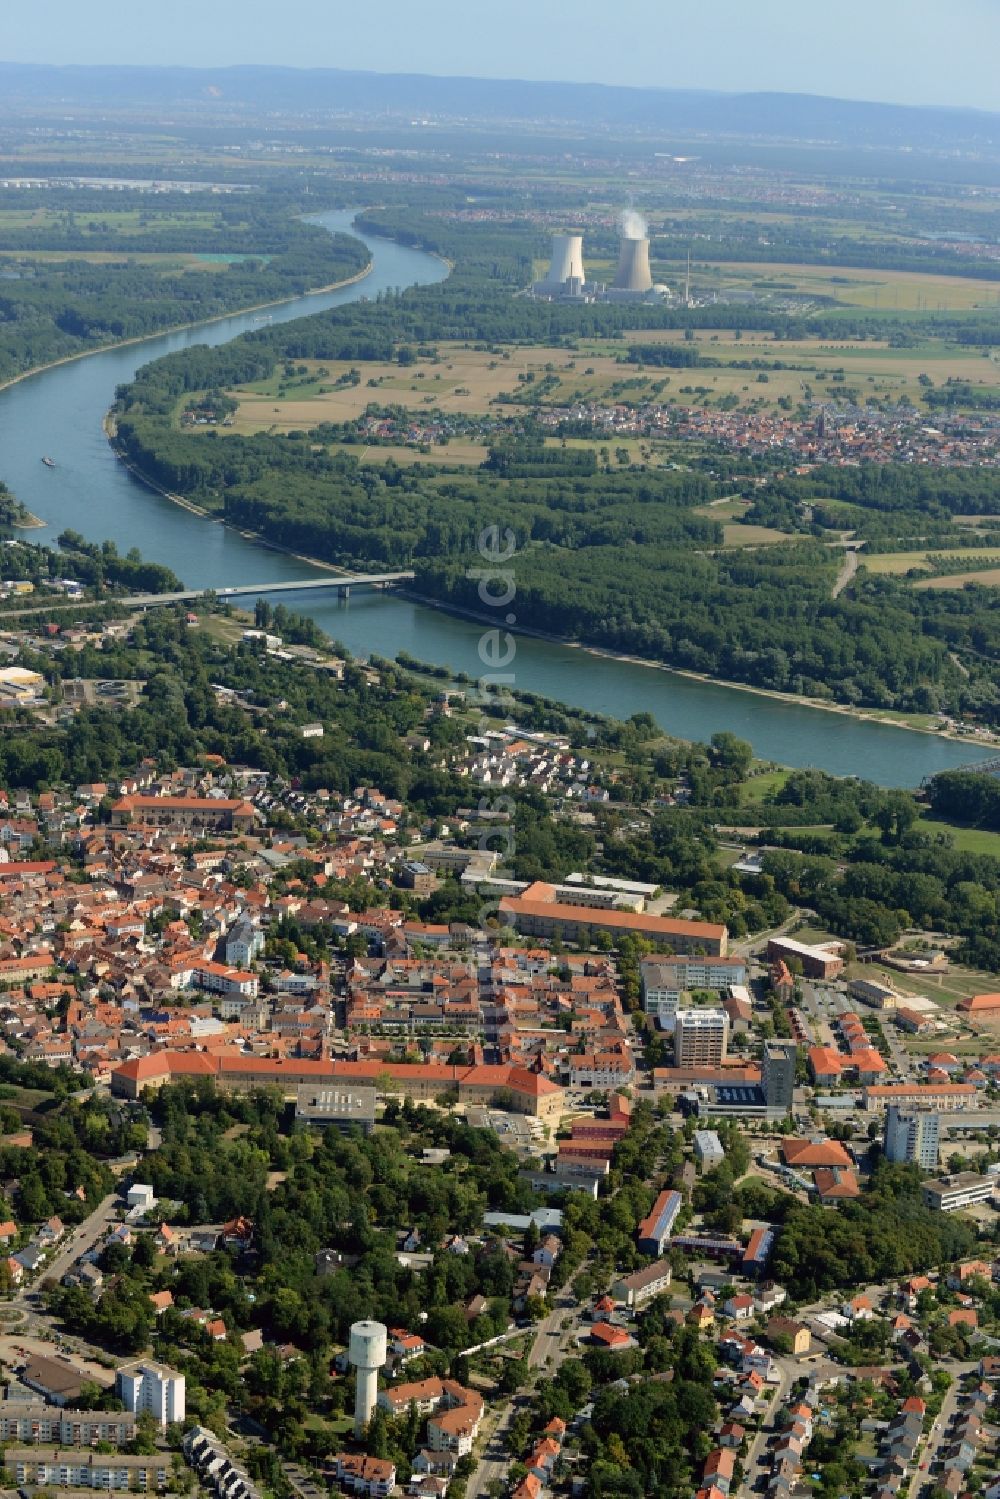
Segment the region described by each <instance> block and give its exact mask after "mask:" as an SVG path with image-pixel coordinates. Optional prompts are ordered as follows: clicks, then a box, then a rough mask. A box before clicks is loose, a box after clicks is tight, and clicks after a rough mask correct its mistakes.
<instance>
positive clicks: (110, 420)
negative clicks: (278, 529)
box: [41, 407, 350, 577]
mask: <svg viewBox="0 0 1000 1499" xmlns="http://www.w3.org/2000/svg"><path fill="white" fill-rule="evenodd" d="M101 427H102V429H103V431H104V435H105V437H106V438H107V439H108V444H109V446H110V448H111V451H112V452H113V453H114V455H115V457H116V458H117V459H118V462H119V463H120V464H121V466H122V468H124V469H127V470H128V472H129V473H130V474H131V475H132V477H133V479H134V480H135V481H136V483H137V484H141V485H142V486H143V487H144V488H145V489H151V490H152V491H153V493H154V494H158V495H159V496H160V498H161V499H164V500H169V501H170V503H171V504H172V505H179V506H180V507H181V509H182V510H187V511H188V512H189V513H190V514H191V515H197V516H199V517H200V519H201V520H207V521H213V522H214V523H215V524H216V525H217V526H222V527H223V528H224V529H225V530H227V531H232V532H233V534H234V535H236V536H242V537H243V539H244V541H252V542H253V543H254V544H255V545H256V546H260V547H266V549H267V550H268V551H269V552H280V553H281V555H282V556H283V557H294V559H295V561H296V562H302V563H304V564H305V565H306V566H307V567H315V568H318V569H319V571H320V572H324V573H332V574H333V576H334V577H336V576H337V575H338V574H343V573H349V572H350V568H346V567H337V566H336V564H335V563H333V562H322V561H321V560H320V559H319V558H318V557H307V556H305V554H304V553H302V552H295V551H293V550H292V548H291V547H283V546H282V545H281V544H280V543H279V542H277V541H268V539H267V537H266V536H259V535H258V534H257V532H256V531H246V530H244V529H243V527H242V526H232V525H230V524H229V522H228V521H227V520H224V519H223V517H222V516H221V515H213V513H212V511H211V510H206V509H205V508H204V506H203V505H196V504H195V502H194V500H190V499H188V497H187V495H183V494H175V493H174V492H173V490H170V489H164V487H163V485H162V484H158V483H157V481H156V480H155V479H153V478H152V477H151V476H150V475H149V474H147V473H145V472H144V471H143V470H142V469H141V468H139V467H138V465H137V464H135V463H132V462H131V461H130V460H129V459H128V458H126V457H125V455H124V453H123V452H122V451H121V449H120V448H118V447H116V445H115V436H116V435H117V427H116V425H115V417H114V408H113V407H112V408H111V409H110V410H109V411H106V412H105V414H104V420H103V421H102V423H101ZM41 524H42V525H44V524H45V522H44V521H42V522H41Z"/></svg>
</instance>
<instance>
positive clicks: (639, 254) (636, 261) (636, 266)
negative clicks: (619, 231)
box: [612, 235, 653, 293]
mask: <svg viewBox="0 0 1000 1499" xmlns="http://www.w3.org/2000/svg"><path fill="white" fill-rule="evenodd" d="M612 289H613V290H614V291H629V292H640V293H645V292H648V291H652V290H653V277H652V273H651V272H650V269H649V238H648V236H646V235H644V236H643V237H642V239H630V238H627V237H626V236H624V235H623V236H622V239H621V245H620V248H619V251H618V269H617V271H616V272H615V279H614V284H613V288H612Z"/></svg>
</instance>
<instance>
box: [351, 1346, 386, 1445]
mask: <svg viewBox="0 0 1000 1499" xmlns="http://www.w3.org/2000/svg"><path fill="white" fill-rule="evenodd" d="M387 1347H388V1334H387V1332H386V1329H385V1326H384V1325H383V1324H382V1323H381V1322H355V1323H354V1324H353V1325H352V1327H351V1341H350V1346H349V1350H348V1354H347V1356H348V1358H349V1359H350V1361H351V1363H352V1364H353V1365H354V1367H355V1369H356V1370H357V1374H356V1376H355V1386H354V1435H355V1436H356V1437H362V1436H364V1434H365V1429H366V1427H367V1426H368V1423H369V1421H370V1420H371V1418H372V1411H373V1410H374V1409H375V1401H376V1400H377V1399H378V1371H379V1370H380V1369H381V1368H382V1366H383V1365H384V1363H385V1360H386V1352H387Z"/></svg>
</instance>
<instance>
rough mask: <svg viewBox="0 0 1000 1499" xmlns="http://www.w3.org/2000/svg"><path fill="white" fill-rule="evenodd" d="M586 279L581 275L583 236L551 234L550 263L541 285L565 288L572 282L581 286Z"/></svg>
mask: <svg viewBox="0 0 1000 1499" xmlns="http://www.w3.org/2000/svg"><path fill="white" fill-rule="evenodd" d="M586 279H587V278H586V276H585V275H584V273H583V235H582V234H553V236H552V262H551V264H550V266H549V274H548V275H547V276H546V278H545V281H544V283H543V284H544V285H545V286H565V284H566V282H567V281H571V280H572V281H579V283H580V285H581V286H582V285H583V283H584V281H585V280H586Z"/></svg>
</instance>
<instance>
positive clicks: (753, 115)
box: [0, 63, 1000, 156]
mask: <svg viewBox="0 0 1000 1499" xmlns="http://www.w3.org/2000/svg"><path fill="white" fill-rule="evenodd" d="M25 106H27V107H30V108H32V109H33V110H34V111H37V110H39V109H44V108H46V107H53V108H59V107H81V108H83V107H102V106H103V107H108V106H110V107H116V106H117V107H119V108H121V107H124V108H128V109H141V110H144V111H147V112H148V111H151V110H152V111H155V110H158V109H163V108H172V109H184V110H185V112H188V113H190V114H194V115H197V116H198V117H199V118H202V119H206V118H207V119H211V118H212V117H213V116H216V117H218V118H220V119H222V118H229V119H232V118H233V117H234V115H250V114H252V113H254V112H256V111H260V110H269V111H274V110H277V111H282V112H285V113H287V114H288V115H290V116H296V115H297V116H299V117H301V116H303V115H309V116H312V117H321V118H322V117H326V118H335V117H337V116H341V117H342V116H344V115H347V114H351V115H361V116H369V117H372V118H374V117H379V118H381V119H382V120H383V121H387V120H395V121H397V122H399V121H407V122H409V121H410V120H413V119H420V118H424V117H427V118H433V119H436V120H442V121H449V122H455V121H461V120H465V121H483V122H486V121H491V122H496V121H498V120H507V121H512V120H518V121H532V122H535V123H536V124H537V123H547V122H551V123H553V124H555V123H563V124H577V125H579V124H589V125H601V126H609V127H633V128H639V129H652V130H658V131H664V132H670V133H672V134H674V135H679V136H682V137H683V136H690V135H693V136H696V137H714V138H719V137H722V136H738V137H742V138H744V139H745V138H747V137H756V138H758V139H769V140H779V141H786V142H790V141H794V142H797V143H806V142H812V143H816V142H829V143H831V144H836V145H842V146H843V145H846V146H865V147H872V146H881V147H889V148H896V149H899V148H901V147H913V148H917V149H937V150H941V149H944V150H962V151H965V152H976V151H981V152H984V153H985V154H987V155H990V156H993V155H995V154H996V153H997V152H998V151H1000V114H993V113H986V112H985V111H979V110H971V109H950V108H949V109H943V108H929V107H922V106H921V107H916V106H908V105H899V104H868V103H862V102H858V101H854V100H847V99H827V98H821V97H818V96H813V95H809V94H776V93H770V94H765V93H746V94H725V93H712V92H707V91H695V90H684V89H652V88H620V87H605V86H604V85H601V84H582V83H530V82H524V81H517V80H515V79H509V80H508V79H502V80H493V79H482V78H434V77H430V76H427V75H421V74H416V73H414V74H409V73H399V74H381V73H361V72H346V71H340V70H337V69H332V68H329V69H328V68H322V69H321V68H308V69H296V68H276V67H256V66H255V67H233V68H179V67H169V68H154V67H51V66H48V65H38V64H28V63H0V111H5V112H11V111H16V110H17V109H19V108H23V107H25Z"/></svg>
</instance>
